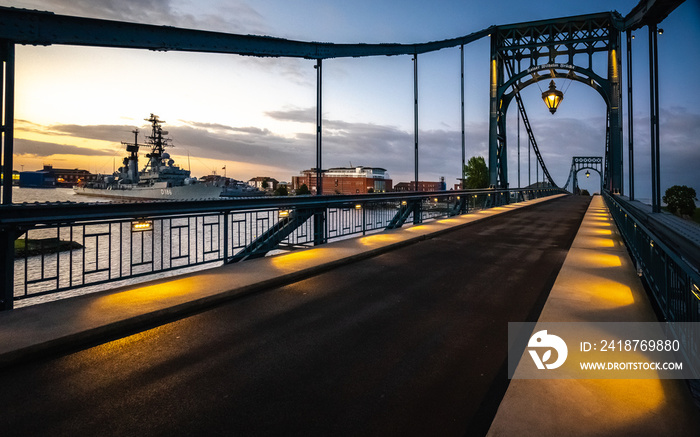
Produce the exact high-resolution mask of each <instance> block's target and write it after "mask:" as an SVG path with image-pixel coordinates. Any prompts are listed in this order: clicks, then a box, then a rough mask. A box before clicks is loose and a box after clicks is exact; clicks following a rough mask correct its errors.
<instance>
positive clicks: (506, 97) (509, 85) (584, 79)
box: [503, 64, 610, 112]
mask: <svg viewBox="0 0 700 437" xmlns="http://www.w3.org/2000/svg"><path fill="white" fill-rule="evenodd" d="M557 70H567V72H566V73H562V72H559V71H557ZM541 71H549V74H548V75H541V74H538V73H539V72H541ZM528 76H529V77H530V78H529V79H527V80H523V79H524V78H526V77H528ZM550 79H569V80H572V81H576V82H580V83H582V84H584V85H587V86H589V87H591V88H593V89H594V90H595V91H596V92H597V93H598V94H599V95H600V97H602V99H603V101H604V102H605V104H606V105H609V104H610V101H609V100H610V96H609V93H608V91H609V90H608V85H609V84H608V82H607V81H606V80H605V79H603V78H602V77H600V76H599V75H597V74H596V73H595V72H593V71H591V70H589V69H587V68H583V67H579V66H576V65H569V64H547V65H540V66H537V67H533V68H529V69H527V70H523V71H521V72H520V73H518V74H515V75H513V76H512V77H511V78H510V79H509V80H508V81H507V82H506V83H504V84H503V89H504V90H505V92H504V94H503V106H504V108H505V110H506V112H507V109H508V105H510V102H511V100H513V97H515V94H516V93H519V92H520V91H521V90H523V89H525V88H527V87H528V86H530V85H532V84H535V83H537V82H540V81H543V80H544V81H546V80H550ZM508 90H510V92H509V91H508Z"/></svg>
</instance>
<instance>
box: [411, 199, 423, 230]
mask: <svg viewBox="0 0 700 437" xmlns="http://www.w3.org/2000/svg"><path fill="white" fill-rule="evenodd" d="M422 207H423V199H418V200H416V201H415V202H414V203H413V224H414V225H419V224H421V223H422V222H423V215H422V214H423V213H422V212H421V211H422Z"/></svg>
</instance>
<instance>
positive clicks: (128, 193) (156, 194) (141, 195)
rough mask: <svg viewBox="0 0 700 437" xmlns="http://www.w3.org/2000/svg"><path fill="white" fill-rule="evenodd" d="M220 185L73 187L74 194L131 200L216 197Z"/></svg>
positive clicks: (219, 191) (218, 193) (217, 196)
mask: <svg viewBox="0 0 700 437" xmlns="http://www.w3.org/2000/svg"><path fill="white" fill-rule="evenodd" d="M221 190H222V188H221V187H217V186H214V185H206V184H192V185H182V186H177V187H169V188H155V187H138V186H127V187H119V188H117V187H110V188H88V187H78V186H75V187H73V191H74V192H75V194H80V195H84V196H99V197H113V198H115V199H133V200H198V199H218V198H219V195H220V194H221Z"/></svg>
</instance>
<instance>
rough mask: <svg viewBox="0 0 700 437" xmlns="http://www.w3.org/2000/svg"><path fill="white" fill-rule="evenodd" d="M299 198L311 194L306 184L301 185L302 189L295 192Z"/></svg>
mask: <svg viewBox="0 0 700 437" xmlns="http://www.w3.org/2000/svg"><path fill="white" fill-rule="evenodd" d="M294 193H295V194H296V195H297V196H303V195H305V194H311V191H309V187H308V186H307V185H306V184H301V187H299V188H297V189H296V191H295V192H294Z"/></svg>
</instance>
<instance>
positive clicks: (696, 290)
mask: <svg viewBox="0 0 700 437" xmlns="http://www.w3.org/2000/svg"><path fill="white" fill-rule="evenodd" d="M693 288H694V290H693V289H691V290H690V291H692V292H693V294H694V295H695V297H696V298H697V299H698V300H700V288H698V286H697V285H695V284H693Z"/></svg>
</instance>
